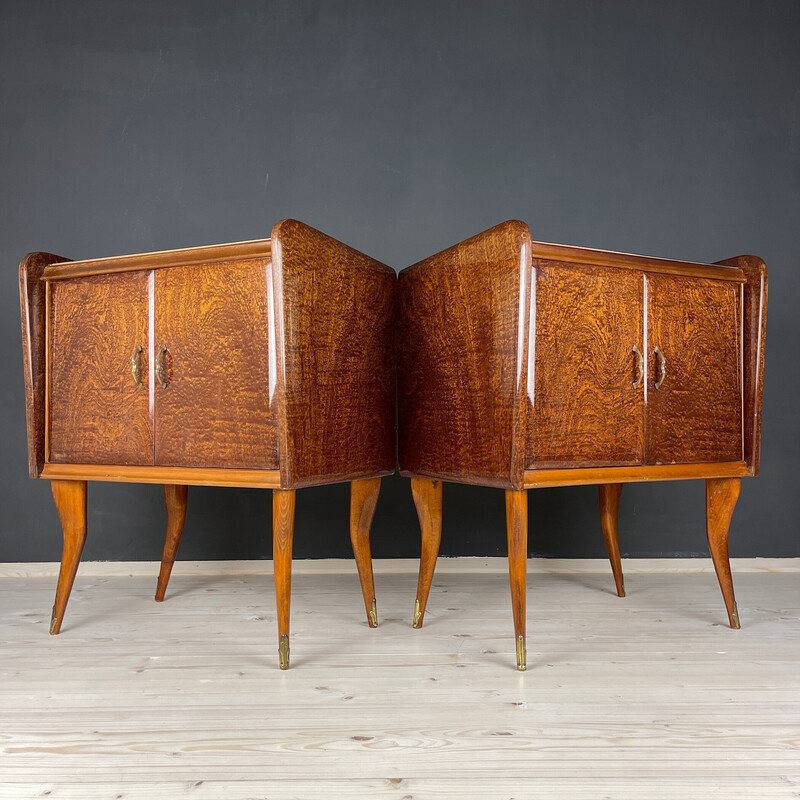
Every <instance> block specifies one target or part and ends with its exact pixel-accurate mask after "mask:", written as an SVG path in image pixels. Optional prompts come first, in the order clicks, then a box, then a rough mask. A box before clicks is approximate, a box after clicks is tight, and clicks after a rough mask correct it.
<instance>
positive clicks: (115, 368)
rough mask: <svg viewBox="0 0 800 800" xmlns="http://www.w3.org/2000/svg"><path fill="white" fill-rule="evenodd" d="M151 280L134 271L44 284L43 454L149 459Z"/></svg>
mask: <svg viewBox="0 0 800 800" xmlns="http://www.w3.org/2000/svg"><path fill="white" fill-rule="evenodd" d="M151 280H152V272H148V271H141V272H126V273H124V274H120V275H93V276H89V277H78V278H74V279H72V280H67V281H55V282H53V283H51V284H50V285H49V304H48V305H49V308H48V334H49V338H50V341H49V350H50V358H49V374H48V408H49V425H48V449H49V458H48V460H49V461H50V462H52V463H55V464H69V463H71V464H122V465H148V464H152V463H153V419H152V415H151V409H150V402H149V391H148V377H149V375H148V370H149V358H148V352H149V342H148V294H149V285H150V282H151Z"/></svg>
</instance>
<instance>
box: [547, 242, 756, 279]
mask: <svg viewBox="0 0 800 800" xmlns="http://www.w3.org/2000/svg"><path fill="white" fill-rule="evenodd" d="M531 258H532V260H533V261H537V260H546V261H569V262H571V263H575V264H593V265H596V266H603V267H618V268H621V269H637V270H642V271H645V272H666V273H670V274H678V275H686V276H689V277H706V278H715V279H717V280H725V281H734V282H736V283H744V282H745V274H744V272H743V271H742V270H741V269H740V268H739V267H730V266H724V265H722V264H704V263H702V262H698V261H678V260H675V259H669V258H658V257H656V256H642V255H636V254H634V253H618V252H615V251H613V250H595V249H592V248H588V247H576V246H574V245H564V244H553V243H551V242H531Z"/></svg>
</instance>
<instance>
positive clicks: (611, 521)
mask: <svg viewBox="0 0 800 800" xmlns="http://www.w3.org/2000/svg"><path fill="white" fill-rule="evenodd" d="M598 489H599V490H600V524H601V525H602V527H603V538H604V539H605V540H606V550H607V551H608V560H609V561H610V562H611V571H612V572H613V573H614V583H616V585H617V594H618V595H619V596H620V597H625V580H624V578H623V577H622V562H621V561H620V558H619V531H618V528H617V518H618V512H619V498H620V495H621V494H622V484H621V483H601V484H600V486H598Z"/></svg>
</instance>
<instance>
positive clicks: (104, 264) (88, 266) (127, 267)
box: [42, 239, 271, 281]
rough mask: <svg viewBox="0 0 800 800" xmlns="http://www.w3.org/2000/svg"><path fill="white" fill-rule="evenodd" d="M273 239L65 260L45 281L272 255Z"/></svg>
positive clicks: (47, 272)
mask: <svg viewBox="0 0 800 800" xmlns="http://www.w3.org/2000/svg"><path fill="white" fill-rule="evenodd" d="M270 254H271V241H270V239H253V240H252V241H248V242H233V243H231V244H215V245H207V246H204V247H184V248H182V249H180V250H160V251H158V252H155V253H135V254H133V255H127V256H110V257H108V258H91V259H87V260H85V261H62V262H59V263H56V264H51V265H50V266H49V267H46V268H45V270H44V273H43V274H42V280H44V281H58V280H64V279H65V278H80V277H85V276H86V275H101V274H106V273H110V272H134V271H136V270H140V269H161V268H163V267H178V266H180V267H186V266H191V265H192V264H208V263H210V262H214V261H231V260H238V259H243V258H269V257H270Z"/></svg>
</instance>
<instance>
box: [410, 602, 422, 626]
mask: <svg viewBox="0 0 800 800" xmlns="http://www.w3.org/2000/svg"><path fill="white" fill-rule="evenodd" d="M411 627H412V628H421V627H422V610H421V609H420V607H419V600H415V601H414V621H413V622H412V623H411Z"/></svg>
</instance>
